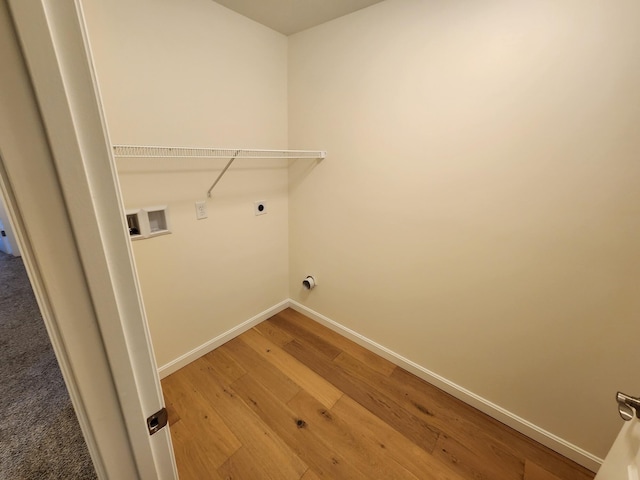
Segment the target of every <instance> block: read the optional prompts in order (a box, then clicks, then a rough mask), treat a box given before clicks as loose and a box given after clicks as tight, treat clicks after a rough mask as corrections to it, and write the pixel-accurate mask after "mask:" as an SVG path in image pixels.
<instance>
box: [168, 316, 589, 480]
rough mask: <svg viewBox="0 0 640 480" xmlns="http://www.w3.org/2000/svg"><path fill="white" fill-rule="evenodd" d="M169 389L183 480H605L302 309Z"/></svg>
mask: <svg viewBox="0 0 640 480" xmlns="http://www.w3.org/2000/svg"><path fill="white" fill-rule="evenodd" d="M162 387H163V390H164V394H165V400H166V404H167V408H168V410H169V421H170V428H171V436H172V439H173V445H174V450H175V454H176V460H177V463H178V471H179V474H180V478H181V479H182V480H189V479H198V480H202V479H240V480H247V479H248V480H258V479H275V480H286V479H303V480H316V479H319V478H328V479H349V480H352V479H367V480H370V479H442V480H466V479H473V480H512V479H513V480H516V479H519V480H585V479H592V478H593V477H594V474H593V473H591V472H590V471H588V470H586V469H584V468H583V467H581V466H579V465H577V464H575V463H573V462H571V461H570V460H568V459H566V458H564V457H562V456H560V455H558V454H557V453H555V452H553V451H551V450H549V449H547V448H545V447H543V446H542V445H539V444H537V443H536V442H534V441H532V440H530V439H528V438H527V437H525V436H523V435H521V434H519V433H518V432H516V431H514V430H512V429H510V428H509V427H506V426H504V425H503V424H501V423H499V422H497V421H496V420H493V419H492V418H490V417H488V416H486V415H484V414H483V413H481V412H479V411H478V410H476V409H474V408H472V407H470V406H468V405H466V404H464V403H462V402H460V401H459V400H456V399H455V398H453V397H451V396H450V395H448V394H446V393H444V392H442V391H441V390H439V389H437V388H435V387H433V386H431V385H429V384H428V383H426V382H424V381H422V380H420V379H419V378H418V377H416V376H414V375H412V374H410V373H408V372H407V371H405V370H403V369H401V368H399V367H396V366H395V365H393V364H392V363H390V362H388V361H387V360H385V359H383V358H381V357H379V356H377V355H375V354H373V353H371V352H369V351H368V350H366V349H364V348H362V347H360V346H359V345H357V344H355V343H353V342H351V341H350V340H347V339H346V338H344V337H342V336H340V335H338V334H336V333H335V332H333V331H331V330H329V329H327V328H325V327H323V326H321V325H320V324H318V323H316V322H314V321H312V320H310V319H308V318H306V317H304V316H303V315H301V314H299V313H297V312H295V311H293V310H291V309H288V310H285V311H284V312H281V313H280V314H278V315H276V316H274V317H272V318H271V319H269V320H267V321H265V322H263V323H261V324H260V325H258V326H256V327H255V328H253V329H251V330H249V331H247V332H245V333H244V334H242V335H241V336H239V337H237V338H235V339H234V340H232V341H230V342H228V343H226V344H225V345H223V346H221V347H220V348H218V349H216V350H214V351H212V352H210V353H209V354H207V355H205V356H204V357H202V358H200V359H198V360H197V361H195V362H193V363H191V364H189V365H187V366H186V367H184V368H182V369H181V370H179V371H178V372H176V373H174V374H173V375H170V376H169V377H167V378H165V379H164V380H163V381H162Z"/></svg>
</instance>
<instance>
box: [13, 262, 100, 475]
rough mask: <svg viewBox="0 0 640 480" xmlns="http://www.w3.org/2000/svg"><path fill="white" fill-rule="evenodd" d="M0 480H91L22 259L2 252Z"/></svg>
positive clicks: (85, 452)
mask: <svg viewBox="0 0 640 480" xmlns="http://www.w3.org/2000/svg"><path fill="white" fill-rule="evenodd" d="M0 478H2V479H11V480H35V479H38V480H39V479H65V480H66V479H95V478H96V474H95V471H94V468H93V464H92V462H91V458H90V457H89V452H88V450H87V446H86V444H85V442H84V438H83V437H82V432H81V431H80V426H79V425H78V420H77V418H76V416H75V412H74V410H73V407H72V405H71V400H70V399H69V394H68V392H67V390H66V387H65V385H64V381H63V380H62V374H61V373H60V368H59V367H58V363H57V362H56V359H55V355H54V353H53V349H52V347H51V343H50V341H49V337H48V335H47V332H46V330H45V326H44V323H43V321H42V317H41V316H40V310H39V309H38V305H37V304H36V300H35V297H34V296H33V291H32V289H31V285H30V283H29V280H28V278H27V274H26V272H25V269H24V266H23V263H22V260H21V259H20V258H15V257H12V256H10V255H7V254H5V253H2V252H0Z"/></svg>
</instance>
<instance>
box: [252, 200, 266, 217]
mask: <svg viewBox="0 0 640 480" xmlns="http://www.w3.org/2000/svg"><path fill="white" fill-rule="evenodd" d="M253 211H254V213H255V214H256V215H264V214H265V213H267V201H266V200H258V201H257V202H254V203H253Z"/></svg>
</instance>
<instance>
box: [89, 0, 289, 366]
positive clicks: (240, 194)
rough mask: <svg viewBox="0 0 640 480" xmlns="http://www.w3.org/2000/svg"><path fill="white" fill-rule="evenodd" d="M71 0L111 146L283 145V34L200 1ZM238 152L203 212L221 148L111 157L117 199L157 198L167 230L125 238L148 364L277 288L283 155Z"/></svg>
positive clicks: (152, 201)
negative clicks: (249, 157) (211, 156)
mask: <svg viewBox="0 0 640 480" xmlns="http://www.w3.org/2000/svg"><path fill="white" fill-rule="evenodd" d="M83 6H84V8H85V14H86V16H87V23H88V27H89V33H90V41H91V44H92V50H93V53H94V61H95V65H96V70H97V75H98V80H99V83H100V88H101V94H102V97H103V101H104V108H105V113H106V117H107V122H108V127H109V132H110V135H111V140H112V143H113V144H130V143H131V144H139V145H140V144H141V145H167V146H171V145H179V146H213V147H242V148H267V149H269V148H273V149H278V148H286V147H287V39H286V37H284V36H283V35H280V34H278V33H276V32H274V31H272V30H270V29H268V28H266V27H263V26H261V25H258V24H257V23H255V22H253V21H251V20H248V19H246V18H245V17H242V16H240V15H237V14H235V13H233V12H231V11H229V10H227V9H225V8H224V7H221V6H220V5H218V4H216V3H215V2H212V1H210V0H186V1H179V2H178V1H170V0H162V1H151V0H143V1H136V2H129V1H126V0H114V1H110V2H98V1H94V0H87V1H85V2H83ZM252 162H253V163H252ZM252 162H249V161H246V160H238V161H236V164H235V165H234V167H232V169H231V170H229V172H228V173H227V174H226V175H225V177H224V178H223V179H222V181H221V182H220V184H219V185H218V186H217V187H216V189H215V190H214V191H213V198H211V199H208V201H207V207H208V212H209V218H208V219H206V220H196V215H195V206H194V202H195V201H198V200H206V191H207V189H208V188H209V186H210V185H211V183H213V181H214V179H215V178H216V177H217V175H218V173H219V171H220V170H221V168H222V167H223V166H224V164H225V163H226V161H225V160H213V161H212V160H193V159H170V160H168V159H141V160H130V159H121V160H119V161H118V162H117V164H118V171H119V176H120V182H121V187H122V192H123V196H124V201H125V207H126V208H138V207H144V206H156V205H168V207H169V214H170V221H171V227H172V231H173V233H172V234H171V235H165V236H161V237H157V238H152V239H148V240H141V241H136V242H134V253H135V259H136V265H137V268H138V273H139V277H140V283H141V288H142V291H143V296H144V301H145V307H146V310H147V314H148V318H149V325H150V330H151V335H152V340H153V344H154V348H155V353H156V357H157V361H158V364H159V365H160V366H163V365H166V364H167V363H169V362H171V361H173V360H175V359H176V358H178V357H180V356H181V355H183V354H185V353H187V352H189V351H190V350H192V349H194V348H197V347H199V346H201V345H202V344H204V343H205V342H207V341H208V340H211V339H212V338H214V337H216V336H218V335H220V334H221V333H223V332H226V331H227V330H229V329H231V328H233V327H235V326H237V325H238V324H239V323H241V322H243V321H245V320H248V319H249V318H251V317H253V316H254V315H257V314H258V313H260V312H262V311H264V310H265V309H268V308H270V307H272V306H273V305H275V304H277V303H278V302H281V301H283V300H285V299H286V298H287V297H288V213H287V210H288V200H287V181H288V172H287V164H286V163H283V162H281V161H272V160H269V161H252ZM256 200H266V201H267V207H268V214H266V215H262V216H258V217H256V216H254V211H253V202H254V201H256Z"/></svg>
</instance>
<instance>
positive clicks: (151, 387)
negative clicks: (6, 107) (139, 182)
mask: <svg viewBox="0 0 640 480" xmlns="http://www.w3.org/2000/svg"><path fill="white" fill-rule="evenodd" d="M8 3H9V6H10V10H11V14H12V18H13V20H14V24H15V26H16V30H17V34H18V37H19V39H20V45H21V47H22V54H23V56H24V59H25V61H26V63H27V65H28V67H29V74H30V80H31V82H30V86H32V87H33V90H34V92H35V97H36V100H37V105H38V110H37V111H38V112H39V113H40V116H41V120H42V123H43V125H44V127H45V130H46V132H47V139H48V147H49V150H48V152H47V153H49V152H50V154H51V160H52V163H51V164H50V165H48V164H47V168H48V170H47V171H46V172H44V171H42V172H41V171H40V170H35V169H34V172H36V175H37V177H38V178H39V177H40V176H42V177H44V178H43V179H47V175H48V176H50V180H49V181H50V182H51V183H54V182H55V183H56V185H55V187H56V194H57V195H59V196H60V204H61V205H62V207H63V208H62V209H61V210H62V212H61V213H62V214H64V215H66V220H67V221H66V222H65V223H64V224H62V223H60V224H59V225H55V226H54V227H53V228H50V229H49V230H48V231H47V232H46V235H47V236H46V238H50V237H51V236H52V235H51V232H56V235H54V237H59V236H61V235H63V233H64V235H65V236H67V237H69V238H68V243H69V245H70V247H69V248H70V249H72V252H71V254H72V255H73V259H74V261H75V263H77V271H78V275H77V276H78V279H79V280H78V284H79V286H78V290H81V292H80V293H79V294H78V295H76V296H75V298H74V299H75V302H74V303H75V304H77V305H78V306H75V305H74V307H75V310H74V311H73V312H72V314H71V317H74V316H77V317H80V318H79V319H78V320H77V321H78V323H79V324H80V325H81V326H83V327H85V328H86V330H87V331H89V332H90V333H91V334H92V335H94V336H95V337H96V340H95V342H94V343H96V344H97V346H96V347H92V344H91V343H90V342H89V338H85V337H83V336H82V335H81V331H80V330H79V329H77V328H76V329H71V328H67V334H66V335H63V340H64V343H65V344H66V346H67V349H69V351H72V352H73V351H76V350H77V354H76V356H75V357H74V358H71V360H72V363H71V366H72V367H74V369H75V370H76V371H78V372H81V373H82V374H83V375H84V376H85V377H91V373H93V371H97V367H96V366H94V365H92V364H91V359H90V355H93V354H94V353H95V352H100V353H102V355H103V356H104V360H103V361H104V368H103V369H102V370H100V371H101V372H102V373H103V374H104V376H105V378H106V379H108V381H109V382H110V384H109V385H108V388H103V387H101V386H100V385H99V384H98V383H97V380H95V379H94V380H92V379H91V378H83V379H80V377H78V379H79V381H78V384H79V387H80V388H84V389H86V390H87V391H88V392H89V394H90V395H88V394H87V393H85V396H86V397H89V396H95V397H96V401H95V403H96V407H99V406H100V404H105V405H109V406H112V408H113V409H115V410H116V412H117V414H111V415H109V416H107V415H108V412H107V411H106V410H105V409H104V408H103V409H102V410H101V409H99V408H95V409H94V410H92V411H88V419H87V421H88V422H89V423H91V424H94V423H95V425H96V426H95V428H94V432H95V435H96V437H97V436H98V435H100V438H102V439H103V441H102V442H101V444H100V451H99V453H100V455H101V456H102V458H103V462H104V464H105V467H106V469H107V470H106V471H107V472H109V475H108V476H109V478H158V479H167V480H174V479H177V477H178V475H177V470H176V465H175V460H174V455H173V449H172V447H171V439H170V436H169V434H168V431H167V430H166V429H165V431H163V432H162V433H158V434H156V435H153V436H150V435H149V432H148V429H147V426H146V418H147V417H148V416H149V415H150V414H152V413H155V412H157V411H158V410H159V409H160V408H161V407H162V406H163V398H162V391H161V386H160V379H159V378H158V376H157V367H156V363H155V359H154V356H153V349H152V346H151V344H150V339H149V334H148V329H147V325H146V318H145V314H144V307H143V304H142V300H141V297H140V293H139V287H138V284H137V278H136V275H135V265H134V264H133V257H132V252H131V246H130V242H129V235H128V232H127V231H126V229H125V226H124V222H123V217H124V211H123V208H122V201H121V198H120V193H119V187H118V183H117V177H116V172H115V165H114V162H113V158H112V156H111V148H110V141H109V138H108V132H107V131H106V127H105V123H104V118H103V114H102V106H101V103H100V99H99V92H98V91H97V84H96V82H95V76H94V72H93V66H92V64H91V58H90V48H89V45H88V39H87V35H86V29H85V26H84V23H83V17H82V11H81V5H80V0H74V1H68V2H57V1H55V0H41V1H37V2H22V1H20V0H9V2H8ZM45 145H47V143H45ZM27 163H28V165H27V166H31V168H34V166H35V165H34V164H33V161H32V159H31V158H29V162H27ZM20 167H22V166H21V165H20ZM14 168H15V167H14ZM7 170H8V169H7ZM41 170H43V169H41ZM9 174H11V172H10V171H9ZM36 175H33V174H32V175H31V176H32V177H33V176H36ZM9 178H10V180H11V175H9ZM32 183H33V180H32ZM15 193H16V196H17V195H18V193H19V192H18V190H17V189H15ZM24 197H25V198H27V196H26V195H25V196H24ZM17 199H18V201H20V198H19V197H18V198H17ZM25 203H26V201H25ZM49 203H52V202H47V200H44V201H41V202H39V205H38V206H37V207H38V208H34V210H33V214H34V217H33V218H34V219H35V218H36V217H35V214H38V215H42V214H43V213H44V214H48V209H50V208H51V207H50V205H49ZM18 207H20V202H18ZM45 209H46V210H45ZM24 218H25V221H26V220H27V214H26V213H25V214H24ZM27 233H28V234H29V232H27ZM30 238H31V239H33V238H34V235H33V234H30ZM49 242H51V240H50V241H49ZM35 247H37V245H35V243H34V249H35ZM36 253H37V255H38V257H39V258H42V259H44V260H47V259H48V258H49V257H51V258H57V257H59V256H60V254H59V253H58V251H56V250H55V249H53V248H51V247H50V246H49V245H45V248H44V249H41V250H36ZM58 270H59V271H60V272H62V273H60V275H64V274H65V273H67V272H66V271H67V270H69V271H71V268H70V267H67V266H66V265H65V266H63V267H62V268H59V269H58ZM54 273H56V272H55V271H54ZM69 283H70V282H65V281H57V282H55V283H54V282H52V281H51V279H49V281H48V283H47V282H45V287H49V288H50V289H51V291H52V292H53V291H56V292H57V291H59V290H60V291H64V292H65V293H66V291H67V290H69V289H70V288H71V286H72V285H69ZM68 296H69V297H71V295H68ZM70 300H71V298H70ZM81 302H84V303H86V310H87V311H88V312H89V313H88V314H84V315H81V313H83V312H81V311H80V307H81V306H82V305H81ZM54 306H55V305H54ZM69 308H71V306H69ZM60 319H64V321H65V322H66V321H67V319H66V317H63V316H60V317H59V320H58V321H59V322H60V323H61V320H60ZM63 334H64V332H63ZM94 377H95V376H94ZM110 396H111V397H112V398H109V397H110ZM107 401H108V402H109V403H107ZM105 425H106V427H105ZM118 429H120V430H121V431H122V434H124V438H122V436H123V435H120V436H119V437H118V438H116V436H115V435H113V434H112V432H111V431H112V430H113V431H114V432H116V431H117V430H118ZM111 472H112V473H111Z"/></svg>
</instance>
